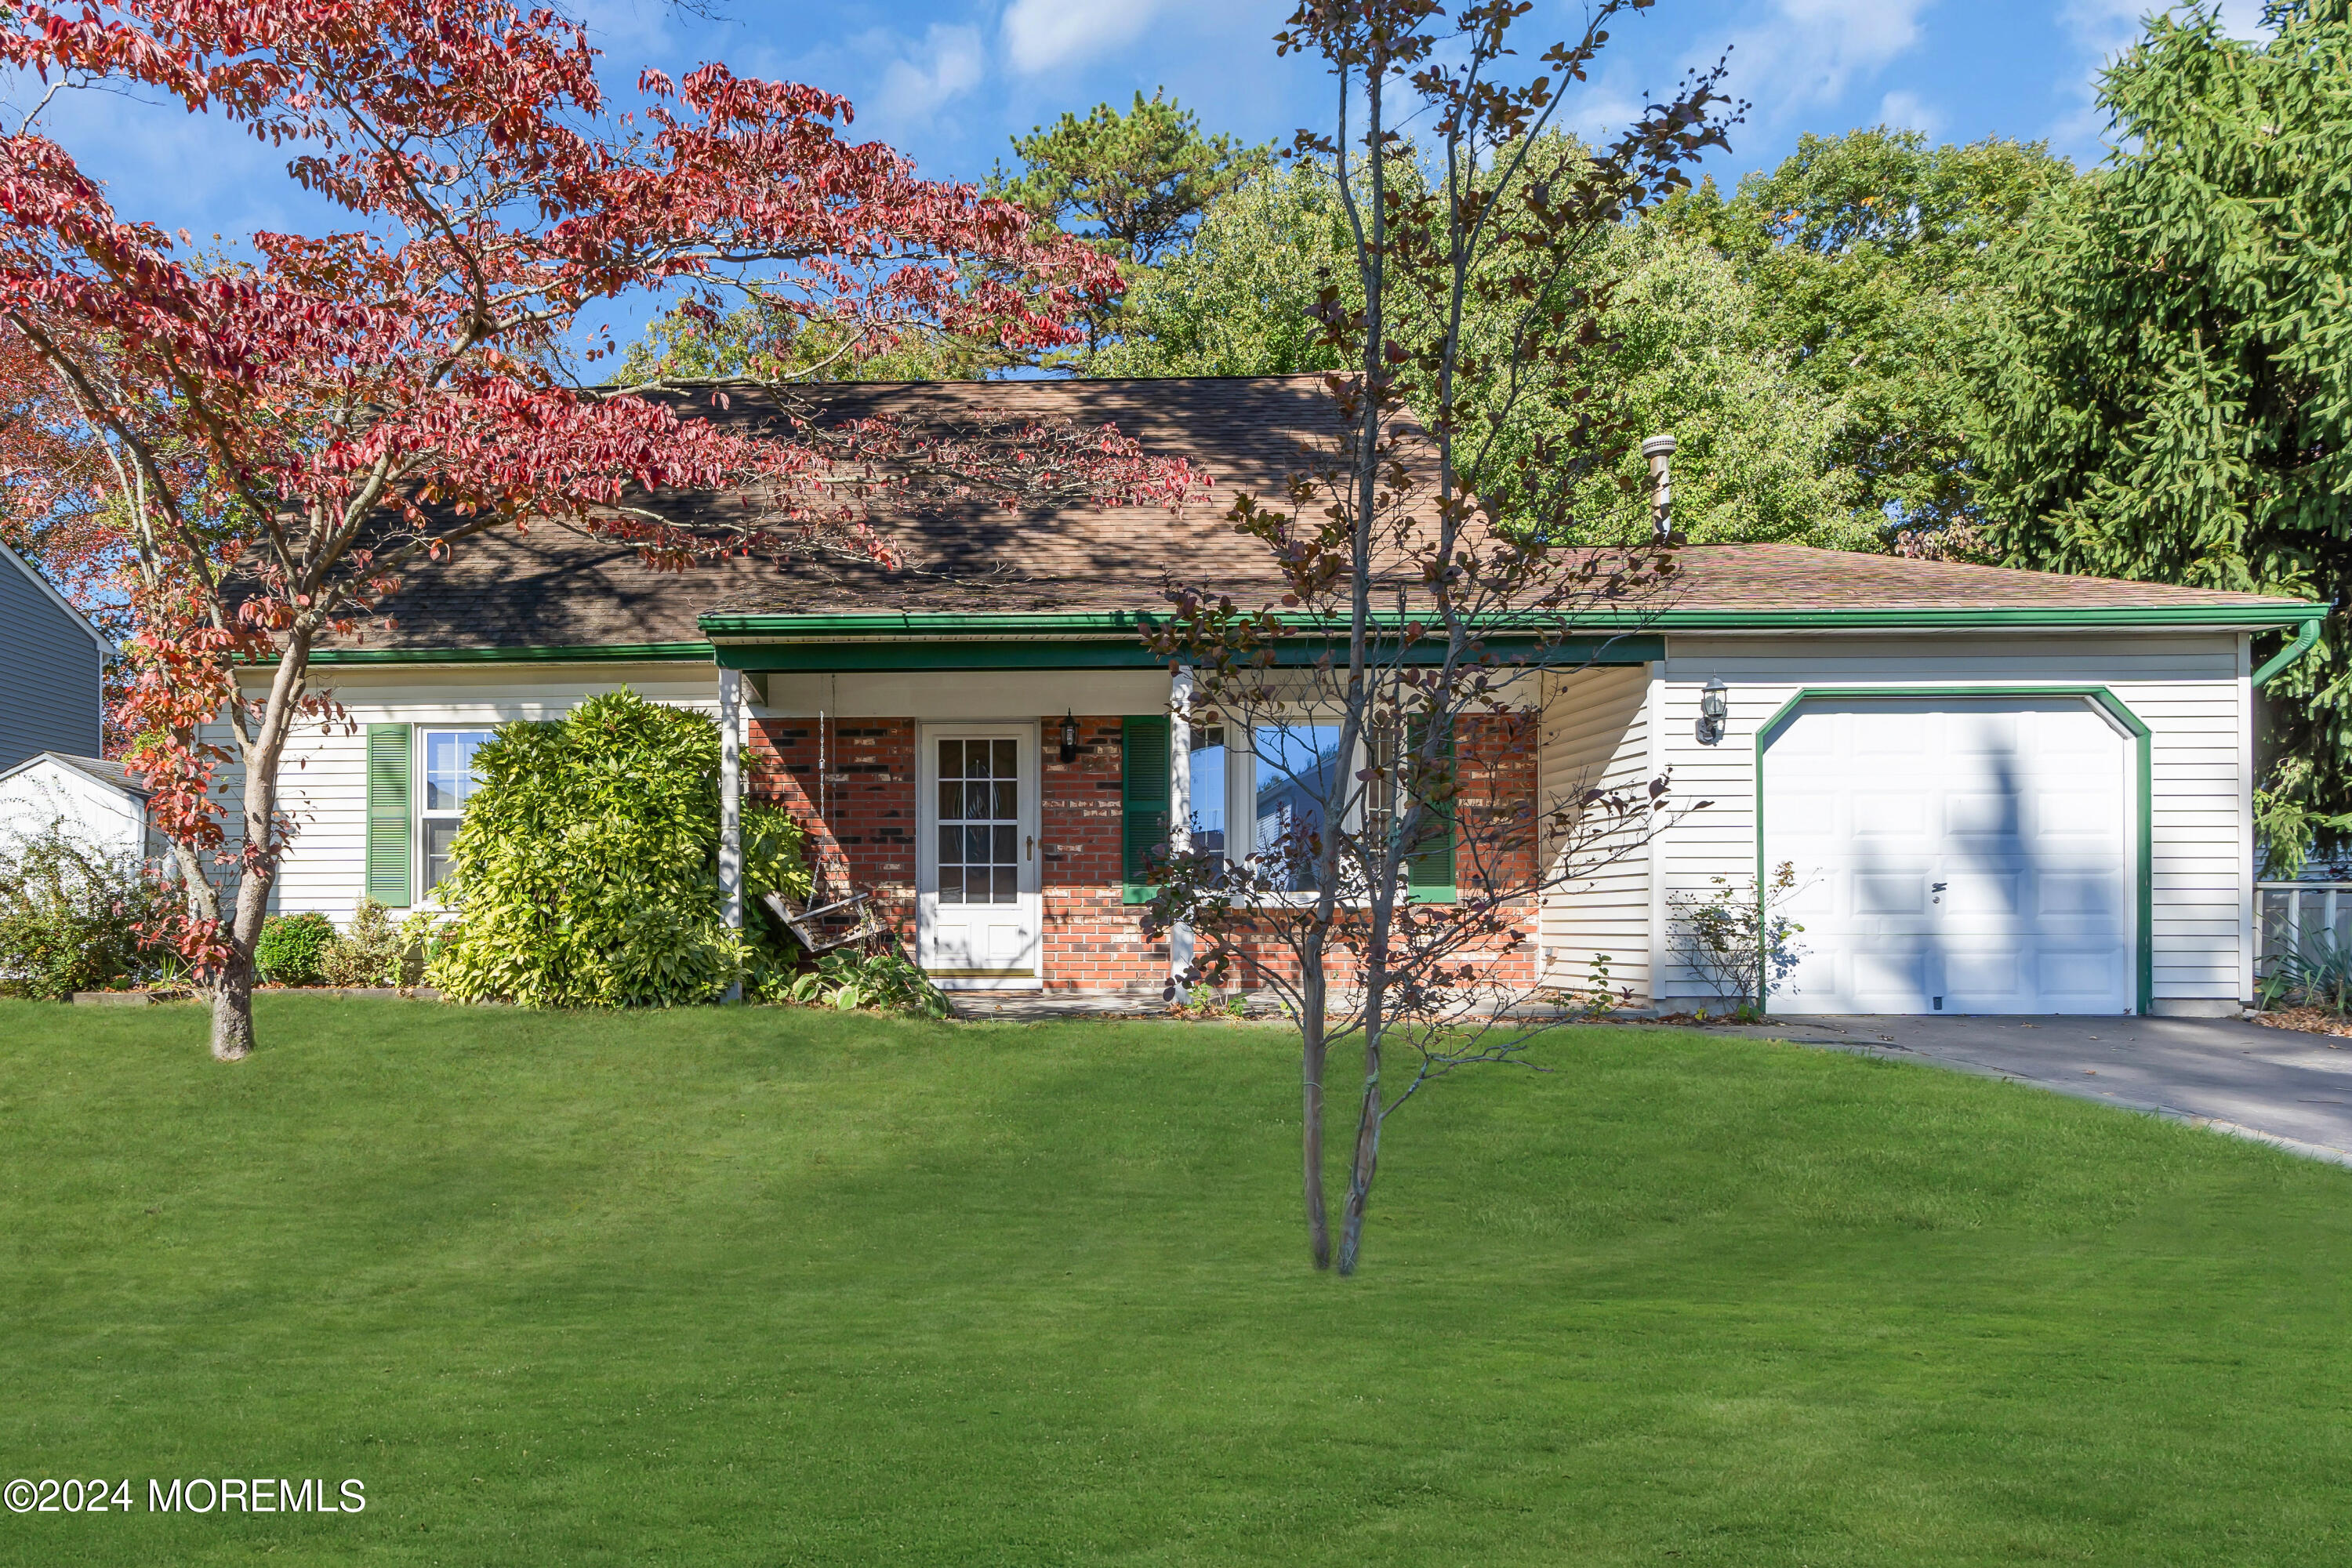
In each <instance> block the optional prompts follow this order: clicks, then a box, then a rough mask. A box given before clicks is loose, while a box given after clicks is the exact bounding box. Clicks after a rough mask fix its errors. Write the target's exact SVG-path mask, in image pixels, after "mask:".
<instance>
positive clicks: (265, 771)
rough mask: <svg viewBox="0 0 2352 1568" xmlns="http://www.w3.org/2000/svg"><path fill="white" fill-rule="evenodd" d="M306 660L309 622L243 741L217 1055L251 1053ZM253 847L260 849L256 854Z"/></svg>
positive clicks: (219, 982) (218, 991)
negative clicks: (256, 986)
mask: <svg viewBox="0 0 2352 1568" xmlns="http://www.w3.org/2000/svg"><path fill="white" fill-rule="evenodd" d="M309 673H310V629H309V628H308V627H305V626H298V627H297V628H296V629H295V631H294V633H293V635H292V636H290V637H288V638H287V644H286V649H285V651H284V653H282V654H281V655H280V656H279V658H278V669H277V672H276V674H275V675H274V676H273V677H272V679H271V681H270V690H269V699H268V702H267V703H266V704H264V706H263V709H262V712H261V721H260V723H259V725H258V726H257V730H256V731H255V732H253V733H252V734H250V735H249V737H247V739H246V742H245V744H244V745H243V746H242V747H241V748H240V749H241V751H242V752H243V760H244V763H245V778H244V781H243V786H244V787H243V791H242V793H243V795H244V797H245V798H244V802H243V805H244V817H245V844H244V847H243V849H242V852H241V853H240V854H239V856H238V859H239V860H240V862H241V863H242V864H243V867H244V873H243V875H241V876H240V877H239V878H238V879H237V884H236V904H235V906H234V907H233V910H232V911H231V913H230V914H229V917H228V919H227V920H226V921H224V922H223V925H224V928H225V929H224V930H223V931H222V933H221V934H222V935H223V937H224V938H226V941H225V942H224V943H223V945H224V946H226V948H227V949H228V955H227V958H226V960H225V961H224V962H223V963H222V965H221V968H220V971H219V973H217V974H215V976H214V979H213V1059H214V1060H215V1061H223V1062H237V1061H243V1060H244V1059H245V1058H247V1057H248V1056H250V1055H252V1053H253V960H254V953H255V952H256V950H257V949H258V948H259V946H260V945H261V924H262V922H263V921H266V920H268V918H269V889H270V888H271V887H272V886H274V885H275V884H276V882H277V880H278V853H279V844H278V832H277V820H278V761H279V759H280V758H282V757H283V756H284V755H285V752H286V738H287V736H288V734H289V732H290V731H292V730H293V727H294V720H295V715H296V712H297V710H298V708H299V704H300V702H301V699H302V691H303V688H304V685H305V683H306V679H307V677H308V675H309ZM256 847H259V850H260V853H259V854H256V853H255V848H256Z"/></svg>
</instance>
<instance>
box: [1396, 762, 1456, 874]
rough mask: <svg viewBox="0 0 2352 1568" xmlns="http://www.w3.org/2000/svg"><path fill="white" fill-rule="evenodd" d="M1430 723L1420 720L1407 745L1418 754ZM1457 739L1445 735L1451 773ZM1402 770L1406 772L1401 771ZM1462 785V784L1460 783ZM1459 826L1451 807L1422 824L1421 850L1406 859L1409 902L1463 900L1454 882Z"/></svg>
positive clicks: (1432, 812)
mask: <svg viewBox="0 0 2352 1568" xmlns="http://www.w3.org/2000/svg"><path fill="white" fill-rule="evenodd" d="M1428 724H1429V721H1428V720H1427V719H1425V718H1424V719H1417V720H1415V721H1413V724H1412V731H1411V732H1410V734H1409V735H1408V736H1407V738H1406V741H1405V744H1406V745H1407V746H1408V747H1409V748H1411V749H1412V750H1413V751H1415V752H1418V751H1419V750H1420V749H1421V746H1422V743H1423V741H1424V740H1425V739H1426V738H1427V736H1428V733H1429V730H1428ZM1454 739H1455V737H1454V735H1453V734H1452V733H1448V734H1447V735H1446V736H1445V743H1444V746H1443V748H1442V751H1443V753H1444V758H1445V761H1446V763H1448V764H1449V766H1448V769H1447V772H1448V773H1452V772H1453V771H1454V769H1453V766H1452V764H1454V763H1457V762H1458V758H1457V756H1456V754H1455V750H1454ZM1400 771H1402V770H1400ZM1456 782H1458V781H1456ZM1457 835H1458V827H1457V825H1456V824H1455V822H1454V813H1453V811H1452V810H1451V809H1450V808H1449V807H1438V806H1432V807H1430V808H1429V816H1428V818H1427V820H1425V821H1424V822H1423V825H1422V842H1421V846H1420V847H1418V848H1416V849H1413V850H1412V851H1411V852H1410V853H1408V854H1407V855H1406V857H1405V895H1404V896H1405V902H1407V903H1409V904H1454V903H1459V902H1461V901H1462V889H1461V888H1460V886H1459V885H1458V884H1457V883H1456V882H1455V880H1454V855H1455V843H1454V841H1455V838H1456V837H1457Z"/></svg>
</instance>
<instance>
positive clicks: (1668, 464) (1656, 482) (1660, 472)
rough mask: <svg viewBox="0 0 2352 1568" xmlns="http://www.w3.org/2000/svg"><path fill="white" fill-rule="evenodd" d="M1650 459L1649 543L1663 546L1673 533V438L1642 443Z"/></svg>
mask: <svg viewBox="0 0 2352 1568" xmlns="http://www.w3.org/2000/svg"><path fill="white" fill-rule="evenodd" d="M1642 456H1643V457H1644V458H1649V459H1650V542H1652V543H1654V544H1664V543H1666V542H1668V541H1670V540H1671V539H1672V538H1673V537H1674V531H1675V477H1674V459H1675V438H1674V437H1672V436H1653V437H1650V438H1649V439H1648V440H1646V441H1644V442H1643V443H1642Z"/></svg>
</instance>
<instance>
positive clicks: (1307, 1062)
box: [1298, 952, 1331, 1268]
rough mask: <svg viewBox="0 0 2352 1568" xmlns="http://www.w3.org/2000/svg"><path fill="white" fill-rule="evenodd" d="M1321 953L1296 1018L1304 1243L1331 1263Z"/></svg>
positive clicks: (1318, 1260)
mask: <svg viewBox="0 0 2352 1568" xmlns="http://www.w3.org/2000/svg"><path fill="white" fill-rule="evenodd" d="M1321 958H1322V955H1321V954H1320V953H1319V952H1318V953H1315V954H1313V955H1312V958H1311V962H1310V963H1309V966H1308V968H1307V973H1306V974H1305V975H1304V976H1303V977H1302V978H1303V980H1304V985H1303V988H1302V992H1301V995H1300V998H1299V1000H1300V1002H1301V1003H1302V1004H1303V1005H1302V1006H1301V1008H1300V1012H1299V1018H1298V1032H1299V1062H1300V1069H1301V1070H1300V1076H1301V1079H1302V1083H1301V1089H1302V1093H1303V1095H1304V1100H1305V1103H1304V1106H1303V1107H1302V1110H1303V1125H1302V1127H1301V1130H1300V1131H1301V1137H1300V1140H1299V1142H1300V1154H1301V1158H1302V1161H1303V1169H1302V1170H1301V1172H1300V1177H1301V1182H1302V1185H1303V1189H1304V1192H1305V1194H1306V1199H1307V1250H1308V1251H1309V1252H1310V1253H1311V1254H1312V1255H1313V1256H1314V1258H1315V1267H1316V1268H1330V1267H1331V1217H1330V1214H1329V1211H1328V1208H1327V1206H1326V1205H1325V1204H1324V1202H1323V1061H1324V1052H1325V1045H1324V1038H1323V1024H1324V1008H1325V998H1326V993H1325V986H1326V982H1325V981H1324V978H1323V966H1322V963H1321Z"/></svg>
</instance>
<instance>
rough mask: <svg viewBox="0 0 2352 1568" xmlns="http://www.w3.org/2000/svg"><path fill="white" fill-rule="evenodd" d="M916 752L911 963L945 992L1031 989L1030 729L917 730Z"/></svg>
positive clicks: (1033, 741) (1033, 847) (1035, 913)
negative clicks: (913, 932)
mask: <svg viewBox="0 0 2352 1568" xmlns="http://www.w3.org/2000/svg"><path fill="white" fill-rule="evenodd" d="M920 745H921V756H920V758H919V763H918V765H917V769H916V773H917V780H918V783H917V789H918V791H919V797H918V798H919V805H918V807H917V812H916V816H917V829H916V851H915V893H916V897H915V952H916V961H917V962H918V963H920V964H921V965H922V966H923V968H924V969H925V970H927V971H928V972H929V973H930V975H931V977H932V978H933V979H934V980H936V981H938V982H939V983H940V985H942V986H944V987H946V988H948V989H950V990H956V989H964V990H1022V989H1034V988H1035V987H1037V986H1039V985H1041V984H1044V974H1043V972H1042V969H1041V957H1040V943H1039V942H1038V940H1037V939H1038V924H1039V920H1038V917H1039V903H1040V900H1039V899H1038V883H1037V866H1038V859H1037V765H1038V757H1037V726H1036V725H1034V724H926V725H924V726H923V727H922V731H921V734H920Z"/></svg>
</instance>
